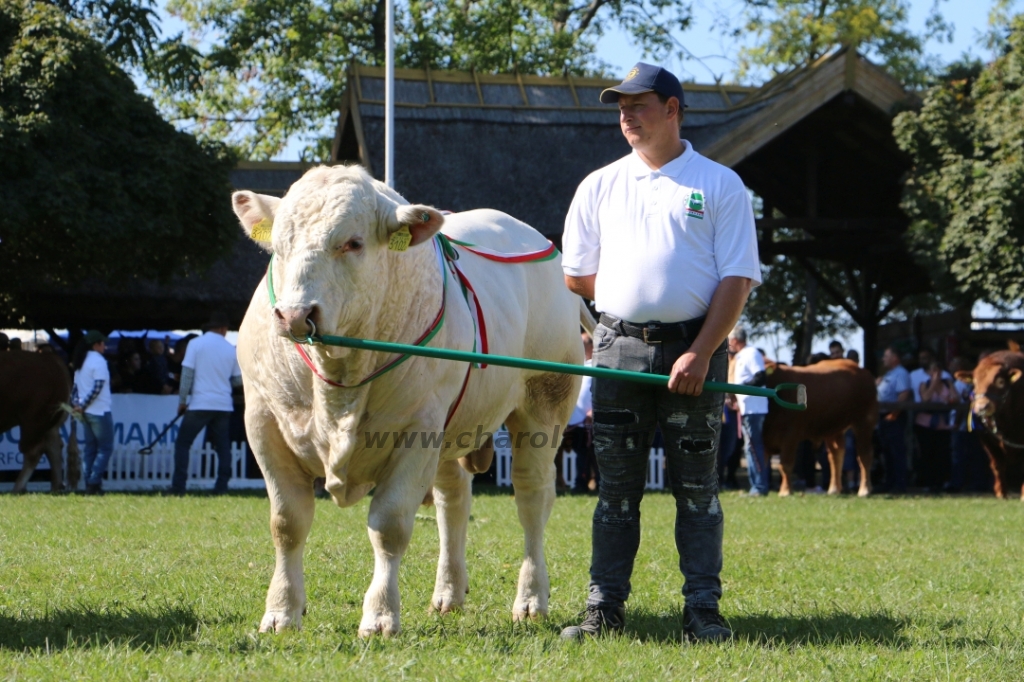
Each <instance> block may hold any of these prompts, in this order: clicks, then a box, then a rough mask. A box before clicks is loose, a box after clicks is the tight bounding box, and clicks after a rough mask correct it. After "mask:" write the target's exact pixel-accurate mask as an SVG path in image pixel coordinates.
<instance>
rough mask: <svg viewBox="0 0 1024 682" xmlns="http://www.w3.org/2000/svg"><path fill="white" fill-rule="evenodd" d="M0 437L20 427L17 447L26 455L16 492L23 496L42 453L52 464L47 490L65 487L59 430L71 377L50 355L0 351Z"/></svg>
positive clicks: (74, 448) (71, 452)
mask: <svg viewBox="0 0 1024 682" xmlns="http://www.w3.org/2000/svg"><path fill="white" fill-rule="evenodd" d="M0 386H3V387H4V390H2V391H0V433H3V432H5V431H7V430H9V429H12V428H14V427H15V426H18V427H20V428H21V440H20V441H19V442H18V449H19V450H21V452H22V454H23V455H24V458H25V459H24V464H23V465H22V468H21V473H19V474H18V478H17V480H16V481H15V483H14V492H16V493H18V492H23V491H24V490H25V486H26V485H27V484H28V479H29V477H30V476H31V475H32V472H33V471H35V469H36V466H37V465H38V464H39V460H40V459H41V458H42V456H43V455H44V454H45V455H46V458H47V459H48V460H49V461H50V490H51V491H53V492H60V491H61V490H63V488H64V455H63V449H64V443H63V441H62V440H61V437H60V427H61V424H63V423H64V420H65V419H67V416H68V415H67V412H65V411H64V410H62V409H61V404H62V403H64V404H66V403H67V402H68V399H69V398H70V397H71V377H70V376H69V374H68V370H67V368H66V367H65V366H64V362H63V361H62V360H61V359H60V358H59V357H57V356H56V355H53V354H51V353H28V352H25V351H17V352H7V353H0ZM73 434H74V432H73V431H72V437H71V439H70V441H69V442H68V480H69V482H70V483H71V484H72V487H74V486H76V485H77V484H78V476H79V474H80V471H81V469H80V467H79V463H78V443H77V442H76V440H75V438H74V435H73Z"/></svg>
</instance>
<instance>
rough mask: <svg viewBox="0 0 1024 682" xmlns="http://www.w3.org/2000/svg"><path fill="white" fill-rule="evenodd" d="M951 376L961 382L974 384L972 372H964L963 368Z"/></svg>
mask: <svg viewBox="0 0 1024 682" xmlns="http://www.w3.org/2000/svg"><path fill="white" fill-rule="evenodd" d="M953 376H954V377H956V380H957V381H959V382H961V383H964V384H971V385H973V384H974V372H965V371H964V370H960V371H959V372H956V373H954V374H953Z"/></svg>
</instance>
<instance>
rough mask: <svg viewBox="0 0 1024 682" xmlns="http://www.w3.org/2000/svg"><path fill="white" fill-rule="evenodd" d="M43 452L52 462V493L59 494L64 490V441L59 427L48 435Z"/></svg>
mask: <svg viewBox="0 0 1024 682" xmlns="http://www.w3.org/2000/svg"><path fill="white" fill-rule="evenodd" d="M43 450H44V452H46V459H47V460H49V462H50V492H51V493H59V492H61V491H63V490H64V441H62V440H61V438H60V426H59V425H58V426H54V427H53V428H52V429H50V431H49V433H47V434H46V444H45V445H44V447H43Z"/></svg>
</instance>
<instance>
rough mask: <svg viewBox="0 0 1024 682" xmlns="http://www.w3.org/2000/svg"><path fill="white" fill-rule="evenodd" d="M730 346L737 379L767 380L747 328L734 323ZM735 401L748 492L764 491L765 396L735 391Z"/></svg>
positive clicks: (742, 381) (757, 494)
mask: <svg viewBox="0 0 1024 682" xmlns="http://www.w3.org/2000/svg"><path fill="white" fill-rule="evenodd" d="M729 350H731V351H732V352H734V353H735V354H736V360H735V362H734V364H733V376H734V378H735V381H736V383H738V384H743V385H744V386H764V385H765V384H766V383H767V375H766V374H765V370H764V357H763V356H762V355H761V354H760V353H759V352H758V351H757V349H756V348H754V347H753V346H748V345H747V330H746V329H744V328H743V327H740V326H738V325H737V326H736V327H734V328H733V330H732V331H731V332H729ZM736 402H737V403H738V405H739V412H740V420H741V422H742V423H743V439H744V455H745V456H746V459H747V474H748V475H749V476H750V493H749V495H750V496H751V497H760V496H762V495H767V494H768V490H769V489H770V486H771V470H770V469H769V468H768V465H767V463H766V462H765V457H764V442H763V441H762V440H761V431H762V429H763V428H764V419H765V417H766V416H767V415H768V398H762V397H760V396H752V395H737V396H736Z"/></svg>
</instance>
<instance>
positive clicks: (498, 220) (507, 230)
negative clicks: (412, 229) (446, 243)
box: [441, 208, 548, 253]
mask: <svg viewBox="0 0 1024 682" xmlns="http://www.w3.org/2000/svg"><path fill="white" fill-rule="evenodd" d="M441 231H442V232H443V233H444V234H446V235H448V236H449V237H453V238H455V239H459V240H461V241H467V242H471V243H473V244H477V245H479V246H486V247H488V248H491V249H496V250H499V251H507V252H509V253H517V252H521V251H529V250H535V249H542V248H544V247H546V246H547V245H548V239H547V237H545V236H544V235H542V234H541V233H540V232H538V231H537V230H535V229H533V228H532V227H530V226H529V225H527V224H526V223H524V222H522V221H521V220H517V219H516V218H513V217H512V216H510V215H508V214H507V213H502V212H501V211H497V210H494V209H492V208H479V209H474V210H472V211H463V212H462V213H452V214H450V215H447V216H445V221H444V227H443V228H442V229H441Z"/></svg>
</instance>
